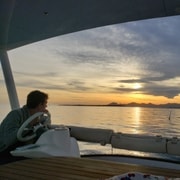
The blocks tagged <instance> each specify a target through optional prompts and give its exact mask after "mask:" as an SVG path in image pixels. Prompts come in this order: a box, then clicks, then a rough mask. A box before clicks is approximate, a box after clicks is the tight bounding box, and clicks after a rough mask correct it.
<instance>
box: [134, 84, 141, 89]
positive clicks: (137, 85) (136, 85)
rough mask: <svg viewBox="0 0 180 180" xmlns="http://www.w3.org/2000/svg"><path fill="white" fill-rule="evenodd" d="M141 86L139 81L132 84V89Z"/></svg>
mask: <svg viewBox="0 0 180 180" xmlns="http://www.w3.org/2000/svg"><path fill="white" fill-rule="evenodd" d="M141 87H142V86H141V84H140V83H135V84H133V89H140V88H141Z"/></svg>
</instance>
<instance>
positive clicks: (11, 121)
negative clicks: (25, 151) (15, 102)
mask: <svg viewBox="0 0 180 180" xmlns="http://www.w3.org/2000/svg"><path fill="white" fill-rule="evenodd" d="M29 117H30V114H29V111H28V108H27V106H23V107H22V108H19V109H15V110H12V111H11V112H9V113H8V115H7V116H6V117H5V118H4V120H3V121H2V122H1V125H0V152H2V151H4V150H6V149H8V148H9V147H13V146H16V144H18V143H19V142H18V140H17V132H18V130H19V128H20V127H21V125H22V124H23V123H24V121H26V120H27V119H28V118H29Z"/></svg>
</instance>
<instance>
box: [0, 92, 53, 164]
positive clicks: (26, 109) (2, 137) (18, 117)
mask: <svg viewBox="0 0 180 180" xmlns="http://www.w3.org/2000/svg"><path fill="white" fill-rule="evenodd" d="M47 103H48V94H46V93H44V92H41V91H39V90H35V91H32V92H30V93H29V94H28V95H27V100H26V105H24V106H23V107H22V108H18V109H15V110H12V111H10V112H9V113H8V114H7V116H6V117H5V118H4V119H3V121H2V122H1V124H0V164H4V163H8V162H12V161H16V160H21V159H24V158H23V157H13V156H12V155H11V154H10V151H12V150H14V149H15V148H16V147H18V146H23V145H26V144H30V143H32V141H33V142H35V141H36V140H37V138H38V137H39V136H40V135H41V134H42V133H43V132H45V131H46V130H47V129H48V128H50V126H51V121H50V120H49V121H48V122H46V123H47V124H46V127H43V128H41V129H39V131H37V132H36V133H37V136H36V137H35V138H34V139H33V140H30V141H27V142H20V141H19V140H18V138H17V132H18V130H19V128H20V127H21V125H22V124H23V123H24V122H25V121H26V120H27V119H28V118H29V117H30V116H32V115H33V114H35V113H37V112H44V113H49V112H48V110H47V109H46V108H47ZM37 123H38V122H37V119H35V120H33V121H32V122H31V124H30V125H31V126H34V125H36V124H37Z"/></svg>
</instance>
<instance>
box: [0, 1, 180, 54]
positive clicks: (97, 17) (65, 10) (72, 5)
mask: <svg viewBox="0 0 180 180" xmlns="http://www.w3.org/2000/svg"><path fill="white" fill-rule="evenodd" d="M179 14H180V0H37V1H32V0H0V24H1V28H0V50H10V49H13V48H17V47H20V46H23V45H26V44H29V43H33V42H37V41H40V40H44V39H47V38H51V37H55V36H58V35H63V34H67V33H72V32H76V31H81V30H85V29H90V28H95V27H100V26H105V25H111V24H116V23H123V22H129V21H136V20H143V19H150V18H157V17H166V16H173V15H179Z"/></svg>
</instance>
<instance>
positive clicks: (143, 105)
mask: <svg viewBox="0 0 180 180" xmlns="http://www.w3.org/2000/svg"><path fill="white" fill-rule="evenodd" d="M107 106H125V107H153V108H154V107H158V108H180V104H178V103H167V104H158V105H157V104H152V103H147V104H146V103H136V102H131V103H128V104H118V103H116V102H112V103H109V104H107Z"/></svg>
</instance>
